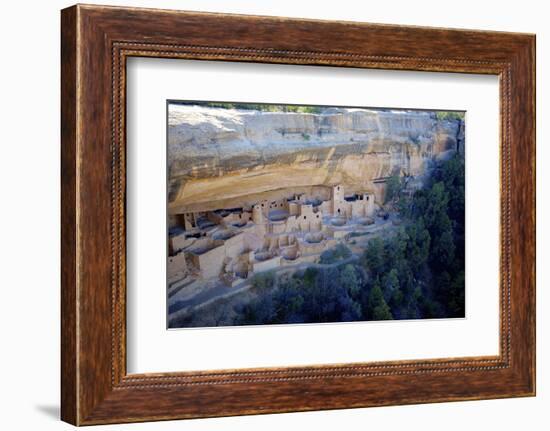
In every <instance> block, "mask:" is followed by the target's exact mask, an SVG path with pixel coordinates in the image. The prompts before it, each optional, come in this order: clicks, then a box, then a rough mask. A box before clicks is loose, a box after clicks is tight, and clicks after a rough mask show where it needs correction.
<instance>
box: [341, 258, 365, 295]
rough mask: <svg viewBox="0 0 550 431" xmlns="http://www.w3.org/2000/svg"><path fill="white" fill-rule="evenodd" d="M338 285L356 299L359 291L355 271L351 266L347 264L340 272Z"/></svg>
mask: <svg viewBox="0 0 550 431" xmlns="http://www.w3.org/2000/svg"><path fill="white" fill-rule="evenodd" d="M340 283H341V284H342V287H343V288H344V289H345V290H346V291H347V292H348V293H349V294H350V295H351V296H352V297H356V296H357V294H358V293H359V290H360V289H361V285H360V282H359V277H358V276H357V271H356V269H355V268H354V267H353V265H351V264H347V265H346V266H345V267H344V269H343V270H342V271H341V272H340Z"/></svg>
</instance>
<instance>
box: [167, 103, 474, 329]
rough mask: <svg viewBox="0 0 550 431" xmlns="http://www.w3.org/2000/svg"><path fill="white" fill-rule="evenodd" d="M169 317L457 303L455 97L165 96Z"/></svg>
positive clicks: (417, 314)
mask: <svg viewBox="0 0 550 431" xmlns="http://www.w3.org/2000/svg"><path fill="white" fill-rule="evenodd" d="M167 166H168V174H167V263H166V268H167V276H166V278H167V295H166V297H167V323H168V325H167V326H168V328H169V329H175V328H191V327H194V328H199V327H203V328H204V327H220V326H245V325H270V324H315V323H339V322H357V321H383V320H412V319H441V318H447V319H448V318H464V317H465V277H464V275H465V112H464V111H441V110H431V111H430V110H420V109H397V108H369V107H340V106H317V105H315V106H313V105H290V104H266V103H243V102H225V101H224V102H205V101H183V100H169V101H167Z"/></svg>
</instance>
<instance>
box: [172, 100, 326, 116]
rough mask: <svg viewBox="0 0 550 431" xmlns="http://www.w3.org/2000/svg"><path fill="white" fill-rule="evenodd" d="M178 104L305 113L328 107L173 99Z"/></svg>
mask: <svg viewBox="0 0 550 431" xmlns="http://www.w3.org/2000/svg"><path fill="white" fill-rule="evenodd" d="M170 103H173V104H177V105H201V106H207V107H209V108H223V109H246V110H254V111H263V112H299V113H305V114H319V113H321V112H323V110H324V109H326V108H325V107H323V106H302V105H273V104H267V103H229V102H180V101H171V102H170Z"/></svg>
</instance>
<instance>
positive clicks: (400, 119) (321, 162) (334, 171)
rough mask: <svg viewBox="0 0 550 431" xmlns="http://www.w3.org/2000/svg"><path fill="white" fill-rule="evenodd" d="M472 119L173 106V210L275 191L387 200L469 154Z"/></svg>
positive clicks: (238, 201)
mask: <svg viewBox="0 0 550 431" xmlns="http://www.w3.org/2000/svg"><path fill="white" fill-rule="evenodd" d="M463 140H464V123H463V121H462V120H455V119H438V117H437V116H436V114H435V113H433V112H426V111H403V110H370V109H355V108H353V109H351V108H350V109H347V108H346V109H344V108H327V109H325V110H324V111H322V112H321V113H296V112H265V111H254V110H235V109H221V108H210V107H206V106H198V105H176V104H172V105H170V106H169V118H168V169H169V181H168V195H169V213H170V214H178V213H183V212H190V211H205V210H214V209H218V208H229V207H237V206H245V205H249V204H253V203H254V200H255V199H256V198H257V197H258V196H260V195H262V196H263V197H264V198H265V196H266V194H267V195H268V196H269V197H273V198H274V199H276V198H278V197H281V196H283V194H288V192H289V191H293V192H297V193H298V192H303V191H306V190H307V191H310V192H311V191H312V190H314V191H317V193H318V194H319V195H321V196H320V197H322V194H323V193H324V192H323V190H324V189H325V188H324V187H319V186H328V185H335V184H340V185H342V186H343V187H344V189H345V191H346V194H347V193H353V192H356V191H357V192H359V191H364V190H368V191H372V192H373V193H375V194H376V195H377V196H378V197H380V196H381V193H383V184H384V179H385V178H387V177H388V176H391V175H412V176H421V175H422V174H424V173H425V171H426V169H427V168H428V167H429V166H430V164H431V163H432V162H433V161H434V160H435V159H438V158H444V157H447V156H448V155H449V154H452V153H454V152H455V151H462V150H463Z"/></svg>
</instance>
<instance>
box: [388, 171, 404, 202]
mask: <svg viewBox="0 0 550 431" xmlns="http://www.w3.org/2000/svg"><path fill="white" fill-rule="evenodd" d="M402 187H403V186H402V183H401V177H400V176H399V175H392V176H391V177H389V178H388V179H387V180H386V196H385V200H386V202H385V203H388V202H393V201H395V200H397V199H398V198H399V193H400V191H401V189H402Z"/></svg>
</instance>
